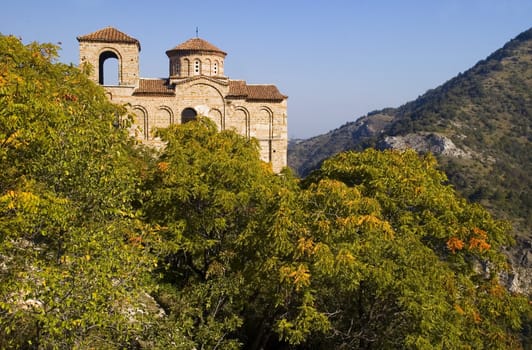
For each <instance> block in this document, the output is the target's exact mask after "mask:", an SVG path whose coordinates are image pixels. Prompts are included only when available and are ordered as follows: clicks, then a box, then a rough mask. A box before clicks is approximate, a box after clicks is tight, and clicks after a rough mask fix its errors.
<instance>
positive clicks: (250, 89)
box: [226, 80, 287, 101]
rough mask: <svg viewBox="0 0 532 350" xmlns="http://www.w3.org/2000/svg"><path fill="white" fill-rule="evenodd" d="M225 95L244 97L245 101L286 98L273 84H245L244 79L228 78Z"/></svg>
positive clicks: (280, 99)
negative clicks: (227, 88) (227, 90)
mask: <svg viewBox="0 0 532 350" xmlns="http://www.w3.org/2000/svg"><path fill="white" fill-rule="evenodd" d="M226 97H227V98H244V99H246V101H282V100H284V99H286V98H287V96H285V95H283V94H281V93H280V92H279V90H278V89H277V87H276V86H275V85H247V84H246V82H245V81H244V80H230V81H229V93H228V94H227V96H226Z"/></svg>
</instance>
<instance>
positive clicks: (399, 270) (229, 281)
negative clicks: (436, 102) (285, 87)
mask: <svg viewBox="0 0 532 350" xmlns="http://www.w3.org/2000/svg"><path fill="white" fill-rule="evenodd" d="M56 57H57V53H56V47H54V46H52V45H48V44H37V43H32V44H29V45H23V44H22V43H21V42H20V41H19V40H18V39H16V38H14V37H6V36H0V167H1V169H2V172H1V173H0V348H2V349H72V348H75V349H93V348H98V349H142V348H144V349H192V348H196V349H200V348H202V349H207V348H208V349H217V348H218V349H236V348H246V349H294V348H298V349H331V348H335V349H336V348H337V349H433V348H453V349H455V348H464V349H466V348H475V349H492V348H498V349H501V348H511V349H519V348H523V346H524V345H526V344H527V342H528V339H527V336H528V333H527V332H529V329H528V328H527V327H528V326H529V325H530V324H531V320H532V315H531V313H532V308H531V305H530V304H529V302H528V299H527V297H526V296H523V295H519V294H516V293H510V292H509V291H508V290H506V289H505V288H503V287H502V286H501V284H500V281H499V276H500V274H501V273H502V272H503V271H505V269H506V267H507V265H506V259H505V257H504V255H503V254H502V253H501V249H502V248H503V247H504V246H506V245H508V244H509V242H510V237H509V235H508V230H509V227H508V225H507V224H506V223H505V222H502V221H498V220H495V219H494V218H493V217H492V216H491V215H490V214H489V213H488V212H487V211H486V210H485V209H484V208H483V207H481V206H480V205H477V204H471V203H468V202H467V201H466V200H464V199H463V198H462V197H460V196H459V195H458V194H457V193H456V192H455V190H454V189H453V188H452V187H450V186H449V185H447V184H446V177H445V175H444V174H443V173H442V172H440V171H439V170H438V169H437V166H438V165H437V161H436V159H435V158H434V157H433V156H431V155H423V156H420V155H418V154H417V153H415V152H413V151H394V150H388V151H384V152H380V151H375V150H367V151H365V152H362V153H344V154H341V155H339V156H336V157H334V158H331V159H329V160H327V161H325V162H324V163H323V165H322V166H321V168H320V169H319V170H318V171H317V172H314V173H313V174H312V175H311V176H309V177H307V178H306V179H305V180H304V181H302V180H300V179H298V178H297V177H295V176H293V174H292V173H291V172H290V171H289V170H286V171H285V172H283V173H282V174H279V175H278V174H274V173H273V172H272V170H271V167H270V166H269V165H268V164H265V163H263V162H261V161H260V158H259V151H258V149H259V148H258V144H257V143H256V141H255V140H248V139H246V138H244V137H242V136H240V135H238V134H236V133H234V132H232V131H222V132H218V131H217V128H216V126H215V124H214V123H212V122H211V121H210V120H209V119H208V118H201V117H200V118H198V119H197V120H195V121H192V122H189V123H186V124H183V125H173V126H171V127H170V128H168V129H165V130H160V136H161V138H162V139H163V140H165V141H166V142H167V144H166V147H165V148H164V150H161V151H160V153H155V151H153V150H150V149H145V148H143V147H142V145H139V144H136V143H135V142H134V141H133V140H131V139H130V138H129V137H128V135H127V132H126V130H125V127H127V125H128V118H126V117H125V113H126V111H125V110H124V109H123V108H122V107H120V106H116V105H113V104H111V103H110V102H109V101H108V100H107V98H106V97H105V94H104V90H103V89H102V88H101V87H99V86H97V85H95V84H94V83H92V82H91V81H90V80H89V79H88V78H87V74H86V72H82V71H79V70H78V69H77V68H75V67H72V66H67V65H63V64H60V63H57V62H56V61H55V60H56Z"/></svg>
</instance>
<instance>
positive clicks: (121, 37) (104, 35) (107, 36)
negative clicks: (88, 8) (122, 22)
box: [77, 27, 140, 51]
mask: <svg viewBox="0 0 532 350" xmlns="http://www.w3.org/2000/svg"><path fill="white" fill-rule="evenodd" d="M77 39H78V41H90V42H103V43H109V42H110V43H127V44H136V45H137V46H138V48H139V51H140V42H139V41H138V40H137V39H135V38H133V37H130V36H129V35H127V34H125V33H122V32H121V31H119V30H118V29H116V28H113V27H106V28H104V29H100V30H97V31H95V32H93V33H90V34H87V35H80V36H78V37H77Z"/></svg>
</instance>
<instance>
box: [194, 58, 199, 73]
mask: <svg viewBox="0 0 532 350" xmlns="http://www.w3.org/2000/svg"><path fill="white" fill-rule="evenodd" d="M200 73H201V61H200V60H195V61H194V75H200Z"/></svg>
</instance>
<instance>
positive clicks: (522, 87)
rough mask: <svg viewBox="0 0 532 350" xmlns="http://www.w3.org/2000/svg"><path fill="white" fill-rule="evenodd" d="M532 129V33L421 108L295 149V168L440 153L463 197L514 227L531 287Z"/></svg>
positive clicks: (373, 117) (372, 117) (364, 121)
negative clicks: (390, 152)
mask: <svg viewBox="0 0 532 350" xmlns="http://www.w3.org/2000/svg"><path fill="white" fill-rule="evenodd" d="M531 130H532V28H531V29H529V30H527V31H525V32H523V33H521V34H520V35H518V36H517V37H516V38H514V39H513V40H511V41H509V42H508V43H507V44H506V45H504V47H502V48H501V49H499V50H497V51H495V52H494V53H493V54H491V55H490V56H489V57H487V58H486V59H484V60H481V61H479V62H478V63H477V64H476V65H475V66H474V67H472V68H471V69H469V70H468V71H466V72H464V73H460V74H458V76H456V77H454V78H452V79H451V80H449V81H447V82H446V83H444V84H443V85H441V86H439V87H437V88H435V89H433V90H429V91H427V92H426V93H425V94H424V95H422V96H420V97H419V98H418V99H416V100H414V101H411V102H408V103H406V104H404V105H402V106H400V107H398V108H387V109H383V110H380V111H374V112H371V113H368V115H366V116H364V117H362V118H359V119H358V120H356V121H354V122H351V123H347V124H345V125H343V126H341V127H339V128H337V129H335V130H332V131H330V132H328V133H326V134H323V135H319V136H316V137H313V138H310V139H307V140H295V141H292V142H290V144H289V149H288V164H289V166H290V167H291V168H292V169H294V170H295V171H296V172H297V173H298V174H299V175H300V176H306V175H307V174H309V173H310V172H311V171H312V170H313V169H315V168H317V167H318V166H319V164H320V163H321V162H322V161H323V160H324V159H326V158H328V157H330V156H332V155H334V154H336V153H339V152H341V151H345V150H362V149H364V148H367V147H376V148H380V149H384V148H396V149H404V148H414V149H416V150H417V151H419V152H432V153H433V154H435V155H436V156H437V157H438V160H439V162H440V164H441V167H442V170H444V171H445V172H446V173H447V175H448V178H449V181H450V182H451V183H452V184H453V185H454V186H455V187H456V189H457V190H458V191H459V192H460V193H461V194H462V195H463V196H465V197H466V198H468V199H469V200H471V201H474V202H479V203H481V204H482V205H484V206H486V207H487V208H488V209H490V210H491V211H492V213H493V214H494V215H495V216H496V217H498V218H501V219H508V220H510V221H511V222H512V224H513V226H514V233H515V235H516V238H517V240H518V246H517V248H515V249H514V251H513V252H512V254H511V255H512V258H513V259H514V263H515V264H517V265H520V266H521V267H524V268H525V269H524V270H522V271H521V272H520V273H521V274H525V275H526V274H528V277H526V276H523V275H521V276H519V279H520V280H521V282H522V280H523V278H524V279H525V280H526V279H527V278H528V283H530V279H531V276H530V271H531V270H532V253H531V250H530V248H532V197H531V194H530V189H531V188H532V176H531V175H530V174H532V152H530V141H531V140H532V133H531ZM516 273H519V272H518V271H517V270H516ZM511 280H512V279H511V278H510V282H511ZM521 282H520V283H521ZM522 287H523V285H522V283H521V287H520V288H522ZM528 287H530V284H528ZM515 288H518V287H515Z"/></svg>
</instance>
